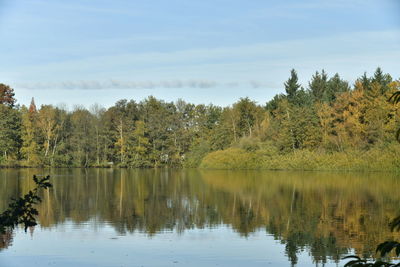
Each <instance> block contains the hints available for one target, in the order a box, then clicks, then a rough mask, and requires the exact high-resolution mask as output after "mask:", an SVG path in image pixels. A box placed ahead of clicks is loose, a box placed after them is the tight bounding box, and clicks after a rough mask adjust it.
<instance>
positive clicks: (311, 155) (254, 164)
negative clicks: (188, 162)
mask: <svg viewBox="0 0 400 267" xmlns="http://www.w3.org/2000/svg"><path fill="white" fill-rule="evenodd" d="M200 167H201V168H206V169H270V170H352V171H353V170H369V171H381V170H392V171H397V170H400V146H399V144H398V143H392V144H387V145H385V148H384V149H383V148H382V147H375V148H373V149H370V150H368V151H362V150H353V151H344V152H333V153H325V152H319V151H310V150H295V151H294V152H291V153H285V154H280V153H279V152H278V151H277V150H276V149H274V148H273V147H271V146H266V147H262V146H261V148H260V149H257V150H255V151H246V150H245V149H243V148H228V149H225V150H220V151H215V152H212V153H210V154H208V155H207V156H205V157H204V158H203V160H202V162H201V164H200Z"/></svg>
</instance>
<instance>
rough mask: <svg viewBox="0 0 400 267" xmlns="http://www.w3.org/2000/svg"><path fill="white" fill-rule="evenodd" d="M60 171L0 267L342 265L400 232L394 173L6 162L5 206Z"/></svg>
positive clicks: (2, 248)
mask: <svg viewBox="0 0 400 267" xmlns="http://www.w3.org/2000/svg"><path fill="white" fill-rule="evenodd" d="M33 174H50V175H51V177H52V178H51V182H52V183H53V185H54V186H53V188H52V189H51V190H49V191H45V192H43V194H42V198H43V203H42V204H40V206H39V208H38V210H39V213H40V215H39V222H40V224H39V225H38V226H36V227H35V228H31V229H29V230H28V232H27V233H25V232H24V231H23V230H22V229H17V230H16V231H14V232H13V233H12V234H10V235H6V236H3V237H2V238H1V239H0V266H6V267H8V266H10V267H14V266H15V267H18V266H62V267H64V266H104V267H105V266H291V265H295V266H337V265H339V266H340V265H342V263H343V262H342V261H341V258H342V257H344V256H345V255H348V254H352V253H357V254H359V255H364V256H368V257H370V256H373V255H374V254H373V252H374V250H375V247H376V245H377V244H378V243H379V242H382V241H384V240H386V239H391V238H397V239H399V236H398V235H397V234H396V233H391V232H390V231H389V229H388V227H387V223H388V221H389V220H390V219H391V218H393V217H394V216H396V215H398V214H400V209H399V208H398V207H400V205H399V204H400V196H399V194H398V192H397V191H398V188H399V187H398V186H399V179H398V175H397V174H394V173H332V172H272V171H198V170H125V169H122V170H119V169H115V170H113V169H89V170H85V169H55V170H34V169H23V170H10V169H8V170H0V209H1V210H4V209H5V208H6V207H7V204H8V203H9V199H10V198H11V197H15V196H19V195H22V194H24V193H26V192H27V191H28V190H29V189H30V188H32V187H33V186H34V184H33V182H32V179H31V177H32V175H33Z"/></svg>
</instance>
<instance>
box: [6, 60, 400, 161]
mask: <svg viewBox="0 0 400 267" xmlns="http://www.w3.org/2000/svg"><path fill="white" fill-rule="evenodd" d="M0 87H1V86H0ZM308 87H309V88H308V89H307V90H304V89H303V88H302V87H301V84H300V83H299V80H298V77H297V73H296V71H295V70H291V72H290V77H289V78H288V80H287V81H286V82H285V83H284V88H285V92H286V94H278V95H276V96H275V97H274V98H273V99H272V100H271V101H269V102H268V103H266V105H265V106H262V105H259V104H257V103H256V102H255V101H253V100H251V99H249V98H247V97H246V98H241V99H239V100H238V101H237V102H236V103H234V104H233V105H231V106H227V107H224V108H222V107H217V106H214V105H202V104H200V105H194V104H191V103H187V102H185V101H183V100H178V101H176V102H175V103H174V102H166V101H162V100H159V99H156V98H155V97H152V96H150V97H148V98H147V99H145V100H143V101H141V102H135V101H133V100H130V101H128V100H120V101H118V102H117V103H115V105H113V106H112V107H110V108H108V109H105V108H101V107H99V106H97V105H95V106H93V107H92V108H91V109H90V111H89V110H87V109H86V108H84V107H79V106H78V107H75V108H74V110H73V111H71V112H68V111H66V110H65V109H64V108H62V107H55V106H52V105H42V106H41V107H40V108H37V107H36V105H35V102H34V100H33V99H32V102H31V105H30V106H29V107H25V106H22V107H19V106H15V105H14V104H13V103H15V99H13V98H12V97H13V95H12V92H11V91H10V90H9V89H7V90H8V91H9V93H8V94H7V96H6V99H4V100H1V97H0V164H1V166H11V165H19V166H31V167H33V166H42V167H70V166H74V167H110V166H118V167H129V168H142V167H162V166H169V167H182V166H191V167H193V166H198V165H199V163H200V161H201V160H202V159H203V158H204V157H205V156H206V155H205V153H210V152H214V151H217V150H226V149H229V148H231V147H236V148H240V149H243V150H244V151H246V152H249V153H250V152H251V153H254V155H253V157H256V158H259V160H261V161H262V162H264V159H263V158H262V157H263V156H262V153H261V154H260V151H261V150H262V149H261V148H260V145H263V144H264V143H269V144H272V146H273V147H274V149H273V150H274V151H275V150H276V154H277V155H278V157H276V158H279V159H281V160H289V161H293V160H296V159H297V157H298V156H297V155H302V154H307V153H311V154H312V155H314V156H313V157H311V158H315V160H316V161H317V162H313V163H308V164H306V165H305V166H309V168H326V167H325V166H324V165H323V164H322V166H321V164H320V163H318V162H319V159H320V158H329V157H331V155H336V156H337V155H339V154H340V153H341V154H340V156H337V157H338V158H339V162H341V160H340V159H341V158H348V155H347V154H351V153H353V151H354V153H355V154H360V155H361V159H358V158H355V159H354V161H352V162H351V164H352V165H353V167H352V169H359V167H360V166H366V168H367V169H371V167H369V165H368V164H369V160H368V159H367V157H366V156H364V155H363V154H370V153H376V152H375V151H376V150H377V149H379V148H383V147H384V146H385V145H388V144H390V143H391V137H392V136H393V134H394V133H395V132H396V130H397V124H398V123H400V122H399V121H398V118H399V117H400V116H398V115H400V111H399V110H397V109H396V108H394V107H393V106H392V105H390V104H389V103H388V102H387V97H388V96H389V94H391V93H393V92H395V91H396V90H398V89H399V88H400V82H399V81H393V80H392V78H391V77H390V75H389V74H384V73H383V72H382V70H381V69H379V68H378V69H377V70H376V71H375V73H374V75H373V76H372V77H368V76H367V75H366V74H364V75H363V76H362V77H361V78H359V79H357V81H356V83H355V84H354V87H353V88H350V87H349V84H348V83H347V82H346V81H343V80H342V79H341V78H340V76H339V74H335V75H334V76H333V77H331V78H329V77H328V74H327V73H325V71H322V72H316V73H315V75H313V77H312V78H311V81H310V82H309V86H308ZM4 88H6V87H4ZM4 88H3V89H4ZM7 88H8V87H7ZM10 97H11V98H10ZM399 99H400V95H398V96H396V95H395V96H393V98H392V99H391V100H392V101H394V102H396V101H399ZM1 101H3V102H1ZM10 101H11V102H10ZM398 136H400V132H399V134H398ZM200 144H205V145H200ZM301 151H304V152H301ZM380 152H382V151H380ZM336 153H339V154H336ZM378 154H379V153H378ZM382 154H383V155H382V157H383V156H385V155H389V154H390V153H389V154H388V153H386V152H382ZM260 155H261V156H260ZM284 155H286V156H285V157H284ZM260 157H261V158H260ZM311 158H310V159H311ZM352 160H353V159H352ZM385 160H386V161H383V162H382V163H381V165H382V166H389V167H390V169H398V165H397V166H395V165H393V164H392V163H393V162H394V160H393V159H390V158H389V157H387V158H385ZM270 161H271V159H269V158H268V159H267V162H270ZM301 161H302V160H299V162H301ZM271 164H272V161H271V162H270V163H268V164H262V163H261V162H258V163H257V164H256V166H259V168H266V166H271ZM274 164H275V162H274ZM251 165H253V164H251ZM275 165H276V166H278V167H279V168H292V167H290V166H291V165H293V164H291V163H289V162H285V163H279V164H275ZM275 165H274V166H272V168H278V167H276V166H275ZM333 165H335V166H337V167H338V168H341V167H343V166H342V165H343V164H333ZM372 165H373V166H376V165H377V164H376V163H374V162H373V163H372ZM296 166H297V165H296ZM328 167H329V166H328ZM268 168H269V167H268ZM296 168H297V167H296ZM374 168H375V167H374ZM345 169H349V167H348V166H346V168H345Z"/></svg>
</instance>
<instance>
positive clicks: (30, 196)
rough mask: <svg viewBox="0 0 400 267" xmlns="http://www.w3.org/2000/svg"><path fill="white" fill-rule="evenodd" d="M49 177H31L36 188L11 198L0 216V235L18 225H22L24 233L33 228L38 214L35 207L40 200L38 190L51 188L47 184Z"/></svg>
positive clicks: (48, 183) (49, 184)
mask: <svg viewBox="0 0 400 267" xmlns="http://www.w3.org/2000/svg"><path fill="white" fill-rule="evenodd" d="M49 179H50V176H46V177H42V178H38V177H37V176H35V175H34V176H33V181H34V182H35V184H36V187H35V188H34V189H33V190H30V191H29V192H28V193H27V194H25V195H24V196H23V197H20V198H13V199H12V202H11V203H10V204H9V206H8V208H7V209H6V210H5V211H4V212H3V213H1V214H0V233H5V231H6V230H7V229H13V228H14V227H16V226H17V225H19V224H22V225H24V228H25V231H26V230H27V229H28V227H31V226H35V225H36V224H37V223H36V219H35V216H37V215H38V214H39V213H38V211H37V209H36V208H35V205H37V204H39V203H40V202H41V201H42V199H41V198H40V197H39V190H40V189H48V188H49V187H51V186H52V185H51V183H50V182H49Z"/></svg>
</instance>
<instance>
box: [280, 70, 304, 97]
mask: <svg viewBox="0 0 400 267" xmlns="http://www.w3.org/2000/svg"><path fill="white" fill-rule="evenodd" d="M298 80H299V79H298V77H297V72H296V70H295V69H292V70H291V71H290V78H289V79H288V80H287V81H286V82H285V83H284V85H285V91H286V96H287V98H288V101H289V103H292V104H294V103H296V100H297V93H298V91H299V89H300V87H301V86H300V84H299V83H298Z"/></svg>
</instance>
